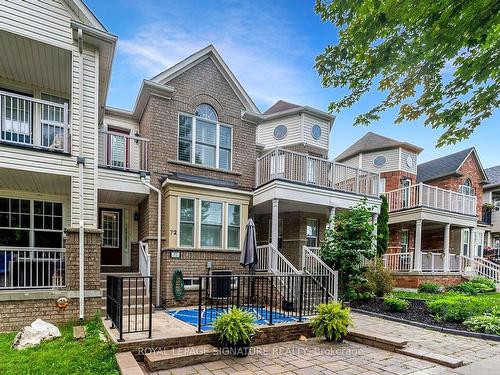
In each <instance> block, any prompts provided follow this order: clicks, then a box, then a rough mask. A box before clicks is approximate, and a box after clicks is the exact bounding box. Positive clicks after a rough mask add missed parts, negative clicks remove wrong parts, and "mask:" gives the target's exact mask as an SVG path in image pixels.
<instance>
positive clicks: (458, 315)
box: [427, 295, 496, 323]
mask: <svg viewBox="0 0 500 375" xmlns="http://www.w3.org/2000/svg"><path fill="white" fill-rule="evenodd" d="M427 306H428V307H429V309H430V310H431V312H432V314H433V315H434V316H436V317H439V318H442V319H444V320H447V321H449V322H460V323H461V322H463V321H464V320H466V319H468V318H470V317H472V316H476V315H482V314H486V313H491V312H492V311H493V310H494V308H495V306H496V301H495V300H494V299H493V298H492V299H484V298H483V299H480V298H477V297H474V296H463V295H452V296H447V297H444V298H440V299H436V300H434V301H428V302H427Z"/></svg>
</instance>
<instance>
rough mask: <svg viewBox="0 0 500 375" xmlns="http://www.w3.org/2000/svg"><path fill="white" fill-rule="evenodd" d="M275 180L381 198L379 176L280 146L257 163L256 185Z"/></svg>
mask: <svg viewBox="0 0 500 375" xmlns="http://www.w3.org/2000/svg"><path fill="white" fill-rule="evenodd" d="M274 179H281V180H285V181H291V182H298V183H302V184H306V185H311V186H318V187H322V188H328V189H332V190H339V191H344V192H349V193H356V194H361V195H366V196H372V197H378V194H379V192H378V188H379V175H378V174H377V173H372V172H368V171H365V170H362V169H359V168H353V167H350V166H347V165H344V164H338V163H335V162H333V161H329V160H326V159H321V158H317V157H313V156H309V155H307V154H301V153H298V152H293V151H289V150H285V149H282V148H276V149H274V150H272V151H271V152H268V153H267V154H265V155H263V156H261V157H260V158H258V159H257V163H256V186H257V187H258V186H261V185H264V184H265V183H267V182H269V181H272V180H274Z"/></svg>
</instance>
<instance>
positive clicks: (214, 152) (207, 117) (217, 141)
mask: <svg viewBox="0 0 500 375" xmlns="http://www.w3.org/2000/svg"><path fill="white" fill-rule="evenodd" d="M178 158H179V160H181V161H186V162H189V163H193V164H199V165H204V166H207V167H212V168H220V169H225V170H230V169H231V164H232V128H231V127H230V126H227V125H222V124H220V123H219V122H218V121H217V115H216V113H215V111H214V110H213V108H212V107H210V106H208V105H207V104H202V105H200V106H199V107H198V108H197V110H196V112H195V116H190V115H184V114H180V115H179V150H178Z"/></svg>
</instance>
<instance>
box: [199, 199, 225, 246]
mask: <svg viewBox="0 0 500 375" xmlns="http://www.w3.org/2000/svg"><path fill="white" fill-rule="evenodd" d="M199 200H200V211H199V222H200V238H199V245H200V249H202V250H203V249H216V250H225V249H226V248H225V247H224V245H225V243H224V227H225V225H224V206H225V202H224V201H221V200H212V199H211V198H208V199H205V198H199ZM203 202H207V203H216V204H220V205H221V206H222V207H221V223H220V230H221V233H220V246H219V247H216V246H202V245H201V226H202V225H211V226H216V225H213V224H202V222H201V205H202V204H203Z"/></svg>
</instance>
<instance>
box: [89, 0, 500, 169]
mask: <svg viewBox="0 0 500 375" xmlns="http://www.w3.org/2000/svg"><path fill="white" fill-rule="evenodd" d="M86 3H87V5H88V6H89V7H90V9H91V10H92V11H93V12H94V13H95V15H96V16H97V17H98V18H99V19H100V20H101V22H102V23H103V24H104V25H105V26H106V28H107V29H108V30H109V31H110V32H111V33H113V34H115V35H117V36H118V38H119V39H118V47H117V52H116V55H115V60H114V66H113V73H112V79H111V86H110V89H109V94H108V100H107V105H109V106H113V107H118V108H124V109H132V108H133V105H134V102H135V99H136V96H137V93H138V90H139V87H140V84H141V82H142V80H143V79H149V78H152V77H153V76H155V75H156V74H158V73H160V72H161V71H163V70H165V69H167V68H169V67H170V66H172V65H174V64H175V63H177V62H179V61H180V60H182V59H184V58H186V57H188V56H189V55H191V54H193V53H194V52H196V51H198V50H200V49H202V48H203V47H205V46H207V45H208V44H213V45H214V46H215V48H216V49H217V50H218V51H219V53H220V54H221V56H222V58H223V59H224V60H225V61H226V63H227V64H228V66H229V68H230V69H231V70H232V71H233V73H234V74H235V75H236V77H237V78H238V80H239V81H240V82H241V84H242V85H243V87H244V88H245V90H246V91H247V92H248V94H249V95H250V96H251V98H252V99H253V100H254V102H255V103H256V105H257V106H258V107H259V109H260V110H261V111H264V110H266V109H267V108H268V107H270V106H271V105H272V104H273V103H274V102H276V101H277V100H279V99H283V100H286V101H289V102H292V103H296V104H301V105H309V106H311V107H315V108H318V109H320V110H324V111H326V110H327V108H328V104H329V103H330V102H331V101H334V100H338V99H340V98H341V97H342V96H343V94H344V93H345V91H343V90H342V89H336V88H323V87H322V85H321V79H320V77H319V76H318V74H317V72H316V71H315V70H314V59H315V57H316V56H317V55H318V54H320V53H321V52H322V51H323V49H324V48H325V47H326V46H327V45H328V44H334V43H335V42H336V41H337V32H336V29H335V27H334V26H333V25H332V24H330V23H322V22H321V20H320V18H319V16H318V15H317V14H316V13H314V0H273V1H270V0H253V1H240V0H217V1H201V0H198V1H194V0H182V1H181V0H177V1H171V0H164V1H161V0H140V1H130V0H128V1H127V0H107V1H102V0H100V1H99V0H86ZM381 98H383V96H382V94H381V93H380V92H378V91H376V89H374V90H373V91H370V92H369V93H367V94H366V95H364V96H363V97H362V98H361V100H360V101H359V102H357V103H356V104H355V105H353V106H352V107H351V108H348V109H344V110H342V111H341V112H340V113H337V114H335V115H336V119H335V123H334V126H333V129H332V133H331V137H330V149H329V156H330V157H335V156H337V155H338V154H340V153H341V152H342V151H344V150H345V149H346V148H348V147H349V146H350V145H352V144H353V143H354V142H356V141H357V140H358V139H359V138H361V137H362V136H363V135H364V134H366V133H367V132H368V131H373V132H376V133H379V134H381V135H384V136H387V137H391V138H395V139H398V140H401V141H406V142H410V143H413V144H415V145H417V146H420V147H422V148H424V151H423V152H422V153H421V154H420V156H419V158H418V161H419V163H421V162H425V161H428V160H431V159H435V158H438V157H441V156H444V155H448V154H450V153H453V152H457V151H460V150H463V149H465V148H468V147H472V146H474V147H476V149H477V151H478V152H479V156H480V158H481V161H482V164H483V166H484V167H485V168H487V167H491V166H495V165H499V164H500V156H499V145H500V142H499V140H500V132H498V131H495V130H498V123H499V120H500V113H499V112H500V111H498V110H497V111H496V112H494V114H493V116H492V117H490V118H489V119H488V120H486V121H484V122H483V125H482V126H481V127H480V128H479V129H478V130H477V131H476V132H475V133H474V134H473V136H472V137H471V138H470V139H468V140H466V141H463V142H461V143H459V144H456V145H453V146H446V147H442V148H439V149H436V148H435V144H436V141H437V139H438V137H439V135H440V134H441V130H439V129H438V130H433V129H431V128H427V127H424V126H423V120H418V121H412V122H407V123H403V124H394V119H395V118H396V114H397V113H396V110H391V111H386V112H385V113H384V114H383V115H382V117H381V119H380V121H377V122H374V123H372V124H371V125H370V126H368V127H365V126H356V127H354V126H353V120H354V118H355V117H356V116H357V115H359V114H361V113H364V112H365V111H367V110H368V109H370V108H371V107H372V106H374V105H376V104H378V103H379V101H380V100H381Z"/></svg>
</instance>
